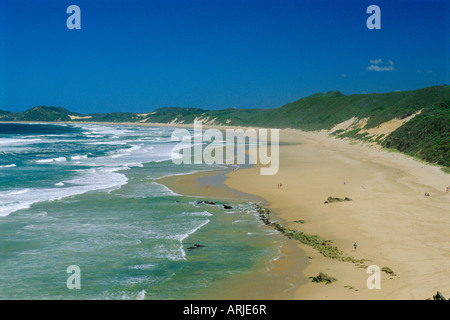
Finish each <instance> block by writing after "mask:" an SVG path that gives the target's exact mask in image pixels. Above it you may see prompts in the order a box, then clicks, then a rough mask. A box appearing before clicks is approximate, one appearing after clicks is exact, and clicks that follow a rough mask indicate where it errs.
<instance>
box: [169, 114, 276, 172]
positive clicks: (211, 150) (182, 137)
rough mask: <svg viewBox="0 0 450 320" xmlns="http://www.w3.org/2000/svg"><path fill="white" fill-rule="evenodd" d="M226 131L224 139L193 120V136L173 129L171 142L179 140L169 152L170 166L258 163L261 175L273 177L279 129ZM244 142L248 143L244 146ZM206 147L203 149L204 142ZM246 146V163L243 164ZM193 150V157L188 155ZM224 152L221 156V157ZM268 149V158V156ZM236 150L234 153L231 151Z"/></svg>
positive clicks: (217, 130)
mask: <svg viewBox="0 0 450 320" xmlns="http://www.w3.org/2000/svg"><path fill="white" fill-rule="evenodd" d="M268 132H269V130H268V129H264V128H259V129H254V128H247V129H246V130H245V131H244V130H243V129H226V130H225V139H224V136H223V132H222V131H221V130H219V129H208V130H205V131H203V129H202V122H201V121H194V131H193V135H191V132H189V130H187V129H175V130H174V131H173V132H172V136H171V141H180V143H178V144H177V145H175V146H174V148H173V149H172V153H171V158H172V162H173V163H174V164H177V165H179V164H182V163H183V164H192V163H194V164H203V163H205V164H209V165H212V164H231V165H232V164H258V161H259V164H261V165H262V166H261V168H260V174H261V175H275V174H277V172H278V169H279V163H280V161H279V136H280V133H279V129H270V145H269V143H268V140H269V139H268ZM246 141H248V144H246ZM208 142H209V144H208V145H207V146H206V147H203V144H204V143H208ZM246 146H248V163H247V162H246V158H247V157H246V149H247V148H246ZM192 149H193V154H192ZM224 149H225V154H224ZM269 149H270V155H269ZM235 151H236V152H235Z"/></svg>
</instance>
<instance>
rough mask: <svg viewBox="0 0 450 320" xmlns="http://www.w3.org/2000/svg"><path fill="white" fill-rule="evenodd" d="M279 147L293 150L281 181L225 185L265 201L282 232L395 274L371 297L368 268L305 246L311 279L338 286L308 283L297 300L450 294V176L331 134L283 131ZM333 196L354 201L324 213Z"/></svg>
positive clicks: (255, 173) (283, 160)
mask: <svg viewBox="0 0 450 320" xmlns="http://www.w3.org/2000/svg"><path fill="white" fill-rule="evenodd" d="M280 138H281V140H282V142H285V143H289V145H283V146H281V147H280V170H279V172H278V174H277V175H273V176H263V175H260V174H259V170H258V168H257V167H255V168H251V169H245V170H239V171H237V172H233V173H229V174H228V175H227V176H228V177H229V179H227V180H226V181H225V184H226V185H228V186H229V187H230V188H233V189H236V190H240V191H245V192H247V193H251V194H255V195H258V196H260V197H262V198H264V199H265V200H267V201H268V202H269V203H270V209H271V210H273V211H274V212H275V213H276V217H277V218H278V219H279V221H280V223H281V224H283V225H284V226H286V227H288V228H290V229H293V230H299V231H303V232H305V233H306V234H310V235H319V236H320V237H323V238H326V239H330V240H332V241H333V244H334V245H336V246H337V247H338V248H339V249H340V250H342V251H343V252H344V254H345V255H347V256H351V257H354V258H356V259H368V260H370V261H368V262H366V263H365V265H366V266H368V265H377V266H379V267H380V268H383V267H389V268H390V269H391V270H392V271H393V272H394V273H395V276H392V275H389V274H387V273H385V272H381V289H372V290H369V289H368V288H367V285H366V281H367V278H368V277H369V276H370V275H371V274H367V273H366V266H364V265H363V266H358V265H356V264H354V263H352V262H343V261H337V260H333V259H330V258H325V257H323V256H322V255H321V254H320V253H319V252H317V251H316V250H315V249H313V248H312V247H310V246H307V245H304V244H301V243H299V244H297V245H298V247H299V248H300V249H301V250H303V251H304V253H305V254H306V255H307V256H308V258H309V264H308V266H307V267H306V268H305V269H304V270H303V271H302V272H303V274H304V276H305V277H311V276H317V275H318V274H319V272H323V273H325V274H328V275H330V276H332V277H334V278H336V279H337V280H338V281H336V282H333V283H331V284H328V285H326V284H324V283H313V282H308V283H307V284H305V285H302V286H300V287H299V288H298V290H297V291H296V294H295V296H294V299H419V300H421V299H427V298H431V297H432V295H434V294H436V291H438V290H439V291H441V292H442V293H443V295H444V296H448V295H449V294H450V291H449V290H450V278H449V277H448V273H449V271H450V244H449V242H448V239H449V236H450V211H449V208H450V194H448V193H446V192H445V189H446V186H448V185H449V184H450V176H449V175H448V174H445V173H444V172H442V171H441V170H440V168H438V167H435V166H430V165H426V164H423V163H421V162H419V161H416V160H414V159H412V158H410V157H407V156H405V155H402V154H399V153H393V152H387V151H385V150H380V148H379V147H377V146H369V145H363V144H360V143H351V142H349V141H344V140H339V139H334V138H330V137H328V136H327V134H326V133H322V134H321V133H305V132H301V131H298V130H282V131H281V133H280ZM279 183H282V187H281V188H279V187H277V185H278V184H279ZM425 192H428V193H429V194H430V197H425V196H424V194H425ZM329 196H332V197H340V198H344V197H348V198H350V199H352V201H344V202H336V203H328V204H325V203H324V202H325V201H326V200H327V198H328V197H329ZM296 220H304V221H305V223H303V224H299V223H295V222H294V221H296ZM291 241H295V240H291ZM355 242H356V243H357V249H356V251H355V250H354V248H353V244H354V243H355Z"/></svg>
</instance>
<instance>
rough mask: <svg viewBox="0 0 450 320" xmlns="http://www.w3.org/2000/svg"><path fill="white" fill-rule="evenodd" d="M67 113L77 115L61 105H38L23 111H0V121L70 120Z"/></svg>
mask: <svg viewBox="0 0 450 320" xmlns="http://www.w3.org/2000/svg"><path fill="white" fill-rule="evenodd" d="M69 115H77V113H74V112H70V111H69V110H67V109H64V108H62V107H47V106H39V107H34V108H31V109H29V110H27V111H24V112H5V111H0V120H1V121H70V120H71V118H70V117H69Z"/></svg>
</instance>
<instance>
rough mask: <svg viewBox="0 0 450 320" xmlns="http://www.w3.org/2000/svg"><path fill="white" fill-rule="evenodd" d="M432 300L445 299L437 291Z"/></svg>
mask: <svg viewBox="0 0 450 320" xmlns="http://www.w3.org/2000/svg"><path fill="white" fill-rule="evenodd" d="M433 300H447V299H445V297H444V296H443V295H442V293H440V292H439V291H438V292H437V293H436V294H435V295H434V296H433Z"/></svg>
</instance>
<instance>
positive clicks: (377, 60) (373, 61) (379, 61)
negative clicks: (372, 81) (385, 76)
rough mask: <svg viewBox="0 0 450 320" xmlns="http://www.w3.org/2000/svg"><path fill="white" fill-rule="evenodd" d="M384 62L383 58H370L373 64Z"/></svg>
mask: <svg viewBox="0 0 450 320" xmlns="http://www.w3.org/2000/svg"><path fill="white" fill-rule="evenodd" d="M382 62H383V60H381V58H380V59H375V60H370V63H371V64H380V63H382Z"/></svg>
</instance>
